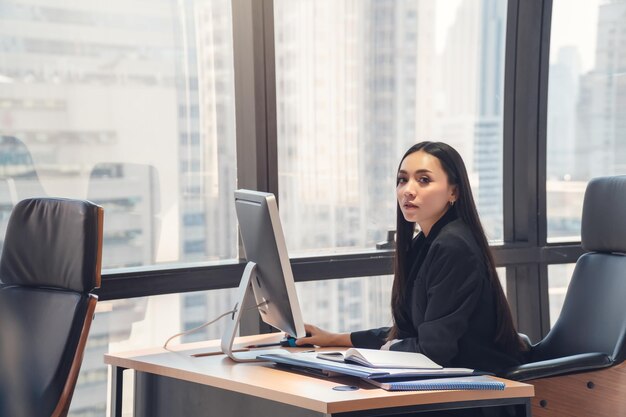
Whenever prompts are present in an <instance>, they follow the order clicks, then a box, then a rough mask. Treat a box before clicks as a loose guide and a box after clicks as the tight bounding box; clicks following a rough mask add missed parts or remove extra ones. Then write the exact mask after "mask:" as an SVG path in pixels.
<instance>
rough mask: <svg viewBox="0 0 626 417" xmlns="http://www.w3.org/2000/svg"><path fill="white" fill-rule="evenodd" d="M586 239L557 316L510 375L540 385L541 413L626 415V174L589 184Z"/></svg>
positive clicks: (537, 404) (536, 409) (536, 410)
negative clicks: (520, 364)
mask: <svg viewBox="0 0 626 417" xmlns="http://www.w3.org/2000/svg"><path fill="white" fill-rule="evenodd" d="M581 238H582V246H583V249H585V250H586V251H587V252H588V253H585V254H584V255H582V256H581V257H580V258H579V259H578V261H577V262H576V267H575V269H574V273H573V275H572V279H571V282H570V284H569V287H568V290H567V294H566V297H565V301H564V303H563V309H562V311H561V314H560V315H559V318H558V320H557V321H556V323H555V324H554V327H552V329H551V330H550V332H549V333H548V334H547V335H546V337H545V338H544V339H543V340H541V341H540V342H539V343H537V344H536V345H534V346H532V347H531V350H530V359H531V362H530V363H527V364H524V365H522V366H519V367H516V368H513V369H510V370H508V372H507V373H505V374H504V375H503V376H505V377H507V378H509V379H515V380H519V381H527V382H529V383H532V384H533V385H534V386H535V397H534V399H533V401H532V406H533V410H532V413H533V416H535V417H542V416H559V417H562V416H611V417H613V416H624V415H626V362H624V359H625V357H626V255H625V254H626V175H624V176H615V177H602V178H596V179H593V180H591V181H590V182H589V184H588V186H587V190H586V192H585V198H584V204H583V215H582V230H581Z"/></svg>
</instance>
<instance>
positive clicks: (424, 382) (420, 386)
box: [363, 375, 505, 391]
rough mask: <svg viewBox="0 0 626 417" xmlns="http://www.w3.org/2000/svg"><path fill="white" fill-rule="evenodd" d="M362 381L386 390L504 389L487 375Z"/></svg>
mask: <svg viewBox="0 0 626 417" xmlns="http://www.w3.org/2000/svg"><path fill="white" fill-rule="evenodd" d="M363 380H364V381H366V382H369V383H370V384H373V385H376V386H377V387H379V388H382V389H384V390H387V391H440V390H496V391H502V390H504V387H505V384H504V382H502V381H498V380H495V379H492V378H490V377H488V376H484V375H481V376H468V377H451V378H436V379H419V380H413V381H396V382H381V381H377V380H375V379H370V378H363Z"/></svg>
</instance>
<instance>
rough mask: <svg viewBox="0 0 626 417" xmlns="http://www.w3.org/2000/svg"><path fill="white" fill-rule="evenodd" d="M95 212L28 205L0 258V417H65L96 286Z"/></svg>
mask: <svg viewBox="0 0 626 417" xmlns="http://www.w3.org/2000/svg"><path fill="white" fill-rule="evenodd" d="M103 217H104V212H103V210H102V208H101V207H99V206H97V205H95V204H93V203H91V202H88V201H80V200H67V199H54V198H34V199H27V200H23V201H20V202H19V203H18V204H17V205H16V206H15V207H14V209H13V212H12V213H11V217H10V218H9V224H8V227H7V232H6V236H5V242H4V248H3V251H2V257H1V258H0V416H1V417H26V416H27V417H44V416H45V417H50V416H55V417H56V416H65V415H67V412H68V409H69V405H70V400H71V398H72V394H73V391H74V386H75V385H76V380H77V378H78V371H79V369H80V365H81V361H82V356H83V352H84V348H85V344H86V341H87V335H88V333H89V328H90V325H91V321H92V319H93V315H94V311H95V306H96V301H97V297H96V296H95V295H93V294H91V291H93V289H94V288H97V287H99V286H100V268H101V259H102V225H103Z"/></svg>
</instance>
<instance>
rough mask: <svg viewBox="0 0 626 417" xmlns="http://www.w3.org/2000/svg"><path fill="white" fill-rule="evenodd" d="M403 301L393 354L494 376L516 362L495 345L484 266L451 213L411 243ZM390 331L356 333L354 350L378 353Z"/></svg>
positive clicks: (466, 231)
mask: <svg viewBox="0 0 626 417" xmlns="http://www.w3.org/2000/svg"><path fill="white" fill-rule="evenodd" d="M409 258H410V259H409V260H408V261H407V265H406V270H407V271H408V274H409V279H408V280H407V288H406V292H405V294H406V297H405V303H404V305H403V308H402V310H403V314H402V317H399V318H397V320H396V323H397V325H398V330H399V339H401V341H399V342H397V343H395V344H394V345H392V346H391V350H401V351H408V352H419V353H423V354H425V355H426V356H428V357H429V358H431V359H432V360H434V361H435V362H437V363H439V364H440V365H442V366H446V367H466V368H472V369H478V370H482V371H489V372H496V373H497V372H498V371H499V370H501V369H504V368H508V367H510V366H514V365H517V364H519V362H518V360H517V359H516V358H515V357H513V356H511V355H509V354H507V353H505V352H503V351H502V350H501V349H499V348H498V347H497V346H496V345H495V344H494V342H493V339H494V336H495V331H496V312H495V299H494V294H493V290H492V289H491V286H490V284H489V278H488V273H487V267H486V265H485V261H484V259H483V256H482V254H481V251H480V249H479V247H478V245H477V243H476V241H475V240H474V237H473V236H472V233H471V232H470V230H469V227H468V226H467V225H466V224H465V223H464V222H463V221H462V220H460V219H458V218H457V215H456V209H455V208H451V209H449V210H448V211H447V212H446V214H444V216H443V217H442V218H441V219H439V221H438V222H437V223H435V224H434V225H433V227H432V229H431V231H430V233H429V235H428V237H424V236H423V234H421V233H420V234H418V236H417V237H416V238H415V239H414V240H413V244H412V248H411V253H410V254H409ZM388 332H389V328H388V327H383V328H379V329H372V330H365V331H359V332H354V333H352V334H351V335H350V337H351V340H352V344H353V345H354V346H356V347H363V348H370V349H380V347H381V346H382V345H383V344H384V343H385V342H386V338H387V334H388Z"/></svg>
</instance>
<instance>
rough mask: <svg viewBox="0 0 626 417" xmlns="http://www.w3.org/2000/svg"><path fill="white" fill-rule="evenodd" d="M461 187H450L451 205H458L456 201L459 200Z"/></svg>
mask: <svg viewBox="0 0 626 417" xmlns="http://www.w3.org/2000/svg"><path fill="white" fill-rule="evenodd" d="M458 190H459V187H458V186H456V185H451V186H450V202H451V203H453V204H454V203H456V200H458V199H459V193H458Z"/></svg>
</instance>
